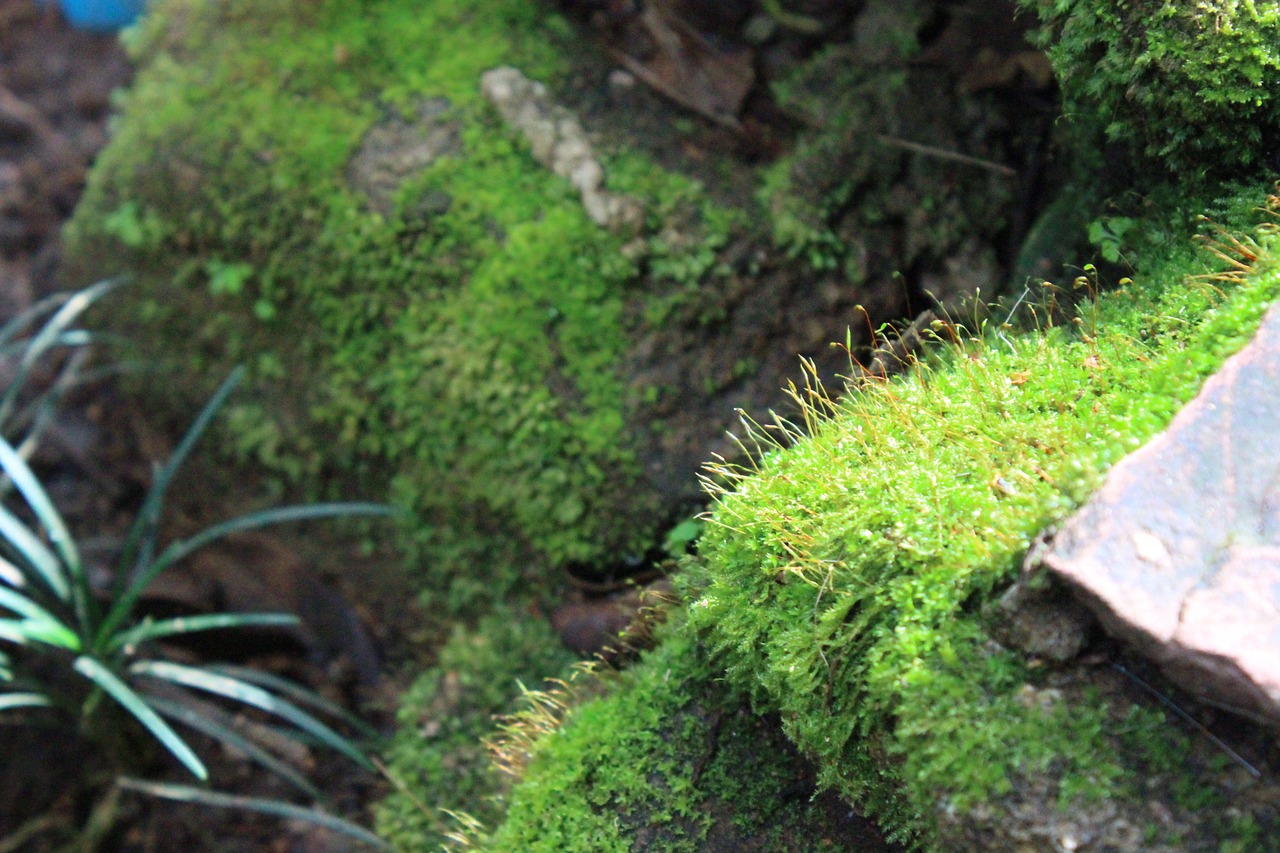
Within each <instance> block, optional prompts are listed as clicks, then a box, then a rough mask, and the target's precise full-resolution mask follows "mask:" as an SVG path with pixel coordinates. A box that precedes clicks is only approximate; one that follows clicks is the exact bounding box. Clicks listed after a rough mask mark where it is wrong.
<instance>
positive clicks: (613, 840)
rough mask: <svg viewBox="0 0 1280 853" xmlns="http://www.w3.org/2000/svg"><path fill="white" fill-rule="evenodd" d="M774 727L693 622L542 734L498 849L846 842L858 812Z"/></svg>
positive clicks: (831, 845) (794, 846)
mask: <svg viewBox="0 0 1280 853" xmlns="http://www.w3.org/2000/svg"><path fill="white" fill-rule="evenodd" d="M811 785H812V777H811V776H810V775H809V774H808V771H807V769H806V767H805V765H804V764H803V762H800V761H799V760H797V758H796V756H795V753H794V751H792V750H791V749H790V748H789V746H788V745H787V743H786V740H785V738H783V737H782V735H781V732H780V731H779V730H778V729H777V726H776V721H774V720H771V719H769V718H760V717H757V716H756V715H754V714H753V713H751V712H750V709H749V708H748V707H747V705H746V704H745V703H744V697H743V695H742V694H739V693H738V692H736V691H734V690H731V689H727V688H725V687H724V686H723V685H721V684H719V683H718V682H717V679H716V670H715V667H714V666H712V665H711V664H710V663H709V661H708V659H707V658H706V656H705V655H704V654H703V653H702V652H701V651H700V650H699V648H698V645H697V643H696V642H695V641H693V640H692V638H691V637H689V636H688V635H687V634H683V633H680V632H678V631H677V632H675V633H673V634H672V635H671V636H670V637H669V638H668V640H667V642H665V643H664V644H663V645H662V646H661V647H660V648H659V649H658V650H656V651H655V652H653V653H652V654H650V655H648V656H647V657H646V658H645V660H644V661H643V662H642V663H640V664H639V665H637V666H636V667H635V668H633V669H632V670H629V671H628V672H626V673H624V674H622V675H621V676H620V677H619V681H618V683H617V684H615V685H614V686H613V687H612V689H611V690H610V691H609V692H608V694H607V695H606V696H604V697H603V698H599V699H595V700H592V701H590V702H587V703H586V704H583V705H581V706H580V707H578V708H576V709H575V710H574V711H573V712H572V714H571V715H570V717H569V719H568V721H567V722H566V723H565V724H564V725H563V726H562V727H561V728H559V729H556V730H555V731H554V732H553V733H551V734H548V735H546V736H545V737H544V738H543V739H542V740H541V741H540V742H538V743H537V745H536V746H535V751H534V757H533V760H532V762H531V763H530V764H529V765H528V767H527V769H526V771H525V775H524V778H523V779H522V780H521V781H520V783H519V784H518V785H517V786H516V787H515V788H514V789H513V790H512V792H511V797H510V808H509V811H508V814H507V818H506V821H505V822H504V823H503V824H502V825H501V826H500V827H499V828H497V830H496V832H494V834H493V835H492V836H491V837H490V838H489V839H487V840H486V841H485V842H484V843H483V844H481V845H480V846H481V847H482V848H483V849H488V850H495V851H498V850H519V851H539V850H546V851H557V853H560V852H561V851H564V853H570V852H571V851H584V853H585V851H591V853H597V851H604V850H619V851H625V850H637V849H646V850H669V851H673V853H676V851H696V850H744V851H745V850H828V849H830V850H843V849H852V848H851V847H850V846H849V845H850V844H851V843H852V841H853V839H854V837H855V833H856V832H857V831H859V830H860V829H861V827H860V826H858V825H857V824H856V823H849V822H847V821H845V820H844V816H845V815H847V810H846V809H841V808H828V804H827V803H826V802H824V801H822V800H816V801H815V800H811V799H810V798H809V796H808V794H809V792H810V791H811Z"/></svg>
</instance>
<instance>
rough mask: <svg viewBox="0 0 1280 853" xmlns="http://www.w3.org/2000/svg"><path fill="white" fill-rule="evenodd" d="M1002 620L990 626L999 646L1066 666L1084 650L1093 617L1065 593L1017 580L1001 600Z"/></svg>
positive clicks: (999, 606)
mask: <svg viewBox="0 0 1280 853" xmlns="http://www.w3.org/2000/svg"><path fill="white" fill-rule="evenodd" d="M998 608H999V610H1000V614H1001V616H1003V617H1004V618H1003V620H1002V621H1001V622H999V623H997V624H995V625H993V626H992V628H993V632H994V633H996V634H997V636H998V638H999V639H1000V640H1001V642H1004V643H1006V644H1007V645H1010V646H1015V647H1017V648H1019V649H1022V650H1023V651H1025V652H1026V653H1028V654H1030V655H1033V656H1035V657H1038V658H1043V659H1045V660H1047V661H1050V662H1052V663H1059V664H1061V663H1067V662H1068V661H1070V660H1073V659H1074V658H1075V657H1076V656H1077V655H1078V654H1080V650H1081V649H1083V648H1084V645H1085V642H1086V641H1087V640H1088V638H1089V628H1090V627H1091V626H1092V624H1093V617H1092V616H1090V615H1089V613H1088V611H1086V610H1085V608H1084V607H1082V606H1081V605H1080V604H1079V603H1078V602H1076V601H1074V600H1072V599H1071V598H1070V596H1068V595H1067V594H1065V592H1064V591H1062V590H1060V589H1056V588H1054V587H1053V586H1045V585H1037V584H1036V583H1034V582H1033V581H1032V580H1031V579H1029V578H1024V579H1022V580H1019V581H1018V582H1017V583H1015V584H1014V585H1013V586H1011V587H1009V589H1008V590H1006V591H1005V593H1004V595H1002V596H1000V601H999V604H998Z"/></svg>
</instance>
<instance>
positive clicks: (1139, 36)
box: [1021, 0, 1280, 179]
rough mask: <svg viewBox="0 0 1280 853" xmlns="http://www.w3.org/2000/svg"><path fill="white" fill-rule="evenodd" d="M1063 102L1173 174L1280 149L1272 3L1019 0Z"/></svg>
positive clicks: (1251, 161) (1221, 166) (1278, 32)
mask: <svg viewBox="0 0 1280 853" xmlns="http://www.w3.org/2000/svg"><path fill="white" fill-rule="evenodd" d="M1021 5H1022V6H1024V7H1027V8H1030V9H1034V10H1035V11H1037V12H1038V13H1039V14H1040V16H1041V18H1042V20H1043V21H1044V22H1045V26H1044V28H1043V30H1042V32H1041V41H1042V42H1043V43H1044V44H1045V45H1046V46H1047V47H1048V48H1049V55H1050V57H1051V59H1052V60H1053V63H1054V66H1055V68H1056V70H1057V72H1058V76H1059V78H1060V81H1061V85H1062V91H1063V95H1064V100H1065V104H1064V106H1065V110H1064V112H1065V113H1066V115H1067V116H1068V118H1071V119H1073V120H1083V122H1084V123H1085V124H1091V125H1095V126H1097V127H1098V128H1100V129H1102V130H1103V131H1104V132H1105V134H1106V136H1107V137H1108V138H1109V139H1112V140H1116V141H1119V142H1123V143H1127V144H1130V145H1131V146H1132V147H1133V149H1134V150H1135V153H1137V154H1140V155H1143V156H1145V157H1146V158H1149V159H1150V160H1151V161H1152V162H1155V163H1157V164H1161V168H1167V169H1169V170H1172V171H1174V172H1176V173H1177V174H1178V176H1179V177H1180V178H1183V179H1187V178H1197V177H1203V176H1206V175H1209V174H1217V175H1222V174H1224V173H1227V174H1229V173H1231V172H1233V171H1239V170H1242V169H1248V168H1253V169H1257V168H1258V167H1259V166H1262V165H1264V164H1272V165H1274V162H1275V158H1276V157H1277V156H1278V155H1280V147H1278V146H1280V98H1277V94H1276V93H1277V91H1280V9H1277V8H1276V6H1275V4H1273V3H1254V2H1253V0H1243V2H1241V1H1240V0H1209V2H1195V3H1193V2H1190V0H1137V2H1129V3H1102V2H1096V0H1021Z"/></svg>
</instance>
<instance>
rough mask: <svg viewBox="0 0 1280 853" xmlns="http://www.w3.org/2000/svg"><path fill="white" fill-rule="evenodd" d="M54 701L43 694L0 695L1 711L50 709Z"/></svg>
mask: <svg viewBox="0 0 1280 853" xmlns="http://www.w3.org/2000/svg"><path fill="white" fill-rule="evenodd" d="M52 706H53V700H52V699H50V698H49V697H48V696H46V695H44V694H43V693H0V711H11V710H13V709H14V708H49V707H52Z"/></svg>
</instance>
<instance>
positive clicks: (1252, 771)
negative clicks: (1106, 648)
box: [1111, 661, 1262, 779]
mask: <svg viewBox="0 0 1280 853" xmlns="http://www.w3.org/2000/svg"><path fill="white" fill-rule="evenodd" d="M1111 668H1112V669H1114V670H1115V671H1116V672H1118V673H1120V674H1121V675H1123V676H1125V677H1126V678H1128V679H1129V680H1130V681H1132V682H1133V683H1134V684H1136V685H1138V686H1139V687H1141V688H1142V689H1143V690H1145V691H1147V692H1148V693H1150V694H1151V695H1152V696H1154V697H1156V698H1157V699H1159V700H1160V702H1161V703H1162V704H1164V706H1165V707H1166V708H1168V709H1169V710H1170V711H1173V713H1175V714H1177V715H1178V718H1179V719H1181V720H1182V721H1183V722H1185V723H1189V724H1190V725H1192V726H1195V727H1196V729H1198V730H1199V732H1200V734H1202V735H1204V736H1205V737H1206V738H1208V740H1209V742H1210V743H1212V744H1213V745H1214V746H1216V747H1217V748H1218V749H1220V750H1222V751H1223V752H1225V753H1226V754H1227V755H1229V756H1231V758H1232V759H1233V760H1234V761H1235V762H1236V763H1237V764H1239V765H1240V766H1241V767H1243V768H1244V769H1245V770H1248V771H1249V775H1250V776H1252V777H1253V778H1255V779H1261V778H1262V773H1260V772H1259V771H1258V768H1256V767H1254V766H1253V765H1252V764H1250V763H1249V762H1247V761H1245V760H1244V759H1243V758H1241V757H1240V753H1238V752H1236V751H1235V750H1234V749H1232V748H1231V747H1229V746H1227V745H1226V743H1224V742H1223V740H1222V739H1221V738H1219V737H1218V736H1217V735H1215V734H1214V733H1213V732H1211V731H1209V730H1208V729H1206V728H1205V727H1204V726H1203V725H1201V724H1200V722H1199V721H1198V720H1196V719H1195V718H1194V717H1192V716H1191V715H1190V714H1188V713H1187V712H1186V711H1184V710H1182V709H1181V708H1179V707H1178V706H1177V705H1175V704H1174V702H1173V700H1172V699H1170V698H1169V697H1168V696H1165V695H1164V694H1163V693H1161V692H1160V691H1159V690H1156V689H1155V688H1154V687H1152V686H1151V685H1150V684H1147V682H1145V681H1143V680H1142V679H1141V678H1139V677H1138V676H1136V675H1134V674H1133V673H1132V672H1130V671H1129V670H1127V669H1125V668H1124V667H1123V666H1121V665H1120V664H1118V663H1115V662H1114V661H1113V662H1112V664H1111Z"/></svg>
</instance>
